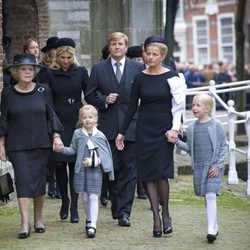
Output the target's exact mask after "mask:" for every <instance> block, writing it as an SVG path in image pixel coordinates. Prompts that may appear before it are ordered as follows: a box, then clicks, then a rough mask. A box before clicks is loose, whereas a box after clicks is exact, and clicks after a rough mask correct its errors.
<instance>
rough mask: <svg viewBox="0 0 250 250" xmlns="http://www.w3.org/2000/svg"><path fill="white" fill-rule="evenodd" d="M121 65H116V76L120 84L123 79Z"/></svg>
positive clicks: (117, 63)
mask: <svg viewBox="0 0 250 250" xmlns="http://www.w3.org/2000/svg"><path fill="white" fill-rule="evenodd" d="M120 65H121V63H120V62H118V61H117V62H116V63H115V66H116V73H115V76H116V79H117V81H118V83H120V81H121V78H122V73H121V70H120Z"/></svg>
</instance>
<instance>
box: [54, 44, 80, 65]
mask: <svg viewBox="0 0 250 250" xmlns="http://www.w3.org/2000/svg"><path fill="white" fill-rule="evenodd" d="M64 52H68V53H70V54H72V55H73V64H75V65H79V63H78V61H77V59H76V55H75V54H76V50H75V48H73V47H71V46H61V47H58V48H57V49H56V60H55V62H54V63H53V64H52V65H51V68H53V69H60V68H61V66H60V64H59V62H58V58H59V56H60V55H61V54H62V53H64Z"/></svg>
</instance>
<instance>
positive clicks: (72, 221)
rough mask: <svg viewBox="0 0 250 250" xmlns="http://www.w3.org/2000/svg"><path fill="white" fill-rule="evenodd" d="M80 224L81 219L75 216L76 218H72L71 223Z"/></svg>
mask: <svg viewBox="0 0 250 250" xmlns="http://www.w3.org/2000/svg"><path fill="white" fill-rule="evenodd" d="M78 222H79V217H78V216H75V217H70V223H78Z"/></svg>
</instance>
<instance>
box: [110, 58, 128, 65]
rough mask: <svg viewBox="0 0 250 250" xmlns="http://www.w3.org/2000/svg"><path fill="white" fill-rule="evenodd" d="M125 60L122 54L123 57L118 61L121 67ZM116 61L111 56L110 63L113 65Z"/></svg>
mask: <svg viewBox="0 0 250 250" xmlns="http://www.w3.org/2000/svg"><path fill="white" fill-rule="evenodd" d="M125 60H126V56H124V57H123V58H122V59H121V60H120V61H119V62H120V63H121V65H122V66H123V67H124V65H125ZM116 62H117V61H116V60H115V59H114V58H112V57H111V63H112V65H113V66H115V63H116Z"/></svg>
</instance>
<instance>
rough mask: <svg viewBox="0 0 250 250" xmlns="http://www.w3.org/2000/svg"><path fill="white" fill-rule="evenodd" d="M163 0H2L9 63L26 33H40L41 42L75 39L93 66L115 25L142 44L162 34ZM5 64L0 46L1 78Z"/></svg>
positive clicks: (81, 58) (0, 31)
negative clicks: (8, 44) (152, 36)
mask: <svg viewBox="0 0 250 250" xmlns="http://www.w3.org/2000/svg"><path fill="white" fill-rule="evenodd" d="M162 5H163V1H162V0H146V1H145V0H136V1H129V0H125V1H123V0H0V8H1V12H0V13H2V15H1V19H0V20H2V21H3V26H2V29H0V38H1V37H2V35H3V32H4V33H5V34H4V36H5V37H6V36H8V37H10V38H11V45H10V47H9V48H8V49H7V50H6V51H5V52H6V57H7V63H11V62H12V59H13V56H14V55H15V54H17V53H20V52H22V49H23V44H24V42H25V41H26V39H27V38H29V37H34V38H36V39H37V40H38V41H39V45H40V47H43V46H44V45H45V43H46V40H47V38H48V37H49V36H58V37H71V38H73V39H74V40H75V41H76V45H77V46H76V53H77V59H78V61H79V62H80V64H83V65H85V66H86V67H87V68H88V69H90V68H91V66H92V64H93V63H95V62H97V61H98V60H99V59H100V56H101V49H102V47H103V46H104V44H105V43H106V40H107V37H108V35H109V34H110V33H112V32H114V31H122V32H124V33H126V34H127V35H128V37H129V39H130V41H129V42H130V44H131V45H138V44H141V43H142V42H143V41H144V39H145V38H146V37H147V36H149V35H151V34H156V33H157V34H162V33H163V30H164V29H163V22H162V19H163V17H162V9H163V8H162V7H163V6H162ZM145 17H147V18H146V19H145ZM2 65H3V50H2V47H1V46H0V67H1V68H0V82H2Z"/></svg>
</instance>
